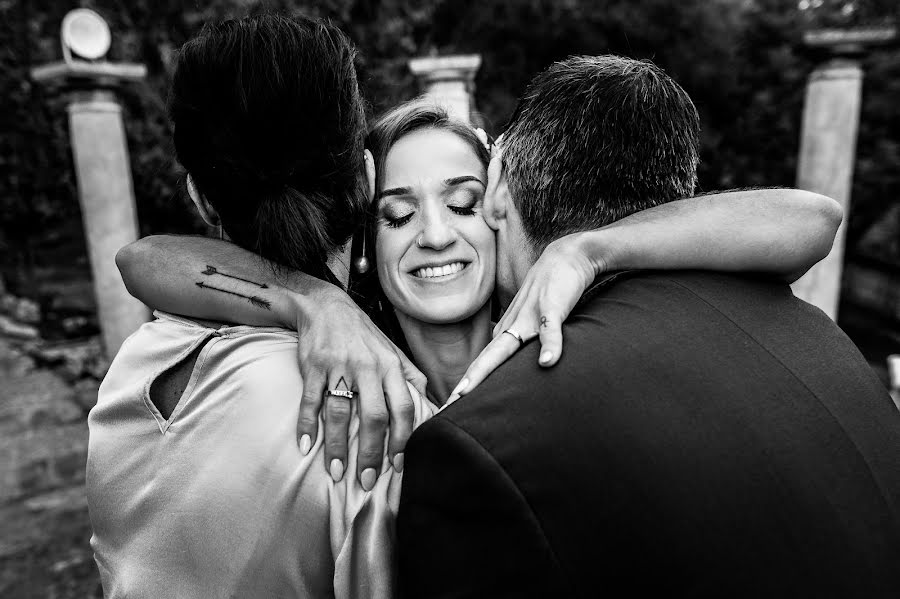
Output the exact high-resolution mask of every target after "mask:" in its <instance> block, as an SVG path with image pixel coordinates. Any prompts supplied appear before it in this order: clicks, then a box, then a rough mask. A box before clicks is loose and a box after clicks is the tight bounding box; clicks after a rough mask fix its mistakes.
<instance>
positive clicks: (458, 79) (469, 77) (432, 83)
mask: <svg viewBox="0 0 900 599" xmlns="http://www.w3.org/2000/svg"><path fill="white" fill-rule="evenodd" d="M480 67H481V56H480V55H478V54H459V55H454V56H426V57H422V58H413V59H412V60H410V61H409V69H410V70H411V71H412V73H413V75H415V76H416V78H417V79H418V80H419V83H420V85H421V87H422V90H423V92H424V95H425V96H427V97H430V98H433V99H434V100H435V101H436V102H437V103H438V104H440V105H442V106H444V107H446V108H447V110H448V112H450V114H451V115H453V116H455V117H457V118H461V119H463V120H465V121H466V122H469V123H471V122H472V120H473V114H474V113H475V75H476V74H477V73H478V69H479V68H480ZM476 124H477V123H476Z"/></svg>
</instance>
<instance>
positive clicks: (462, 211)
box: [447, 206, 475, 216]
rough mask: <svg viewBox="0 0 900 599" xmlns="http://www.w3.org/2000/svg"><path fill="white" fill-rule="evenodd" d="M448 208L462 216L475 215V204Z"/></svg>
mask: <svg viewBox="0 0 900 599" xmlns="http://www.w3.org/2000/svg"><path fill="white" fill-rule="evenodd" d="M447 208H449V209H450V210H451V211H453V212H454V213H456V214H459V215H460V216H473V215H474V214H475V207H474V206H468V207H467V206H447Z"/></svg>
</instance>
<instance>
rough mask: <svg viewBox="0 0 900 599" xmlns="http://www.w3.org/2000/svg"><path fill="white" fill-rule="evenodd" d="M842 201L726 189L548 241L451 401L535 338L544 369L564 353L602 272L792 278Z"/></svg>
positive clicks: (820, 245) (816, 253)
mask: <svg viewBox="0 0 900 599" xmlns="http://www.w3.org/2000/svg"><path fill="white" fill-rule="evenodd" d="M842 218H843V211H842V210H841V207H840V205H839V204H838V203H837V202H835V201H834V200H832V199H830V198H827V197H825V196H822V195H819V194H815V193H812V192H808V191H802V190H797V189H754V190H744V191H730V192H723V193H717V194H710V195H704V196H699V197H695V198H690V199H685V200H680V201H676V202H669V203H667V204H662V205H660V206H656V207H654V208H650V209H647V210H644V211H642V212H638V213H635V214H632V215H631V216H628V217H627V218H623V219H622V220H619V221H617V222H615V223H613V224H611V225H608V226H606V227H603V228H601V229H596V230H592V231H585V232H580V233H573V234H571V235H567V236H566V237H563V238H561V239H558V240H556V241H554V242H553V243H551V244H550V245H548V246H547V248H546V249H545V250H544V252H543V253H542V254H541V256H540V258H539V259H538V260H537V262H536V263H535V264H534V266H532V268H531V270H530V271H529V273H528V275H527V276H526V278H525V281H524V282H523V284H522V287H521V288H520V289H519V291H518V293H517V294H516V297H515V298H513V301H512V303H511V304H510V306H509V308H508V309H507V310H506V313H505V314H504V315H503V318H501V319H500V322H499V323H497V326H496V327H495V328H494V340H493V341H491V343H490V344H489V345H488V346H487V347H486V348H485V349H484V350H483V351H482V353H481V354H480V355H479V357H478V358H477V359H476V360H475V362H473V363H472V364H471V366H469V369H468V370H467V372H466V375H465V376H464V377H463V379H462V380H461V381H460V384H459V385H458V386H457V388H456V390H455V392H454V394H452V395H451V398H450V400H453V399H455V396H456V395H464V394H465V393H466V392H468V391H470V390H472V389H474V388H475V386H476V385H477V384H478V383H480V382H481V381H482V380H484V378H485V377H486V376H487V375H488V374H490V373H491V372H492V371H493V370H494V369H495V368H497V366H499V365H500V364H502V363H503V362H504V361H506V360H507V359H508V358H509V357H510V356H511V355H512V354H514V353H515V352H516V351H518V349H519V347H520V343H519V342H518V340H517V339H516V338H515V337H513V336H511V335H501V334H500V333H502V331H505V330H508V329H511V330H513V331H515V332H516V333H517V334H518V335H520V336H521V338H522V339H523V340H525V341H528V340H529V339H532V338H534V337H537V336H539V337H540V342H541V353H540V358H539V363H540V364H541V365H542V366H552V365H554V364H556V362H557V360H559V357H560V355H561V354H562V323H563V322H564V321H565V319H566V318H567V317H568V315H569V313H570V312H571V311H572V308H573V307H574V306H575V304H576V302H577V301H578V299H579V298H580V297H581V295H582V294H583V293H584V291H585V290H586V289H587V287H588V286H589V285H590V284H591V283H592V282H593V281H594V279H595V278H596V277H597V275H599V274H602V273H605V272H611V271H616V270H627V269H705V270H719V271H743V272H759V273H770V274H771V275H772V276H774V277H777V278H779V279H782V280H784V281H786V282H793V281H795V280H797V279H798V278H799V277H800V276H802V275H803V274H804V273H805V272H806V271H807V270H809V269H810V268H811V267H812V266H813V265H814V264H815V263H816V262H818V261H819V260H821V259H822V258H824V257H825V256H827V255H828V252H830V251H831V246H832V243H833V242H834V236H835V235H836V233H837V230H838V227H839V226H840V224H841V219H842Z"/></svg>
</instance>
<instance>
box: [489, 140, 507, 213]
mask: <svg viewBox="0 0 900 599" xmlns="http://www.w3.org/2000/svg"><path fill="white" fill-rule="evenodd" d="M494 147H495V148H497V146H494ZM510 201H511V198H510V197H509V186H508V185H507V182H506V175H505V173H504V172H503V160H502V156H501V152H500V149H499V148H497V149H496V150H494V152H493V154H492V156H491V162H490V164H489V165H488V172H487V189H486V190H485V192H484V221H485V222H486V223H487V224H488V226H489V227H490V228H492V229H494V230H495V231H496V230H497V229H499V228H500V224H501V223H502V221H504V220H506V213H507V207H508V204H509V202H510Z"/></svg>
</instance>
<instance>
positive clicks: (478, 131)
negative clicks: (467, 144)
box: [475, 127, 491, 152]
mask: <svg viewBox="0 0 900 599" xmlns="http://www.w3.org/2000/svg"><path fill="white" fill-rule="evenodd" d="M475 135H476V137H478V140H479V141H480V142H481V143H482V144H483V145H484V149H485V150H487V151H488V152H490V151H491V142H490V141H489V139H488V134H487V133H486V132H485V130H484V129H482V128H481V127H475Z"/></svg>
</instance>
